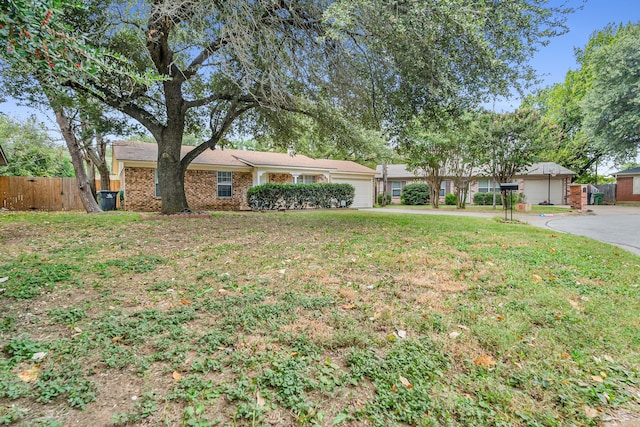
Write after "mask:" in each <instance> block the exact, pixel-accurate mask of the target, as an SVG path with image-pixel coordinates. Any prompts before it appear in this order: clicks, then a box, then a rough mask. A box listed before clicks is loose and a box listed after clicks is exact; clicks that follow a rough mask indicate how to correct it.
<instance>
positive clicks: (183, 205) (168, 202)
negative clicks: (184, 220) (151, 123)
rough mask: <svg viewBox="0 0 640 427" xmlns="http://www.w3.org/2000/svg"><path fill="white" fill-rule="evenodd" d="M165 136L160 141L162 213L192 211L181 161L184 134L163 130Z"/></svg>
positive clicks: (159, 164) (159, 166) (159, 177)
mask: <svg viewBox="0 0 640 427" xmlns="http://www.w3.org/2000/svg"><path fill="white" fill-rule="evenodd" d="M163 134H164V135H163V138H162V139H161V140H160V141H158V184H159V185H160V197H161V198H162V213H163V214H164V215H171V214H176V213H185V212H191V209H190V208H189V204H188V203H187V196H186V194H185V191H184V174H185V172H186V167H185V169H183V167H182V163H181V162H180V149H181V148H182V135H181V134H179V135H175V134H174V135H171V133H169V132H166V131H165V132H163Z"/></svg>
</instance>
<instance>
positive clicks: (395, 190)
mask: <svg viewBox="0 0 640 427" xmlns="http://www.w3.org/2000/svg"><path fill="white" fill-rule="evenodd" d="M400 193H402V182H401V181H391V197H400Z"/></svg>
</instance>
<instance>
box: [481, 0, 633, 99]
mask: <svg viewBox="0 0 640 427" xmlns="http://www.w3.org/2000/svg"><path fill="white" fill-rule="evenodd" d="M563 3H564V4H566V5H567V6H569V7H573V8H575V9H576V10H575V12H574V13H572V14H570V15H568V17H567V26H568V28H569V31H568V32H567V33H565V34H563V35H562V36H559V37H555V38H553V39H552V40H551V42H550V43H549V45H547V46H544V47H540V49H539V51H538V52H537V53H536V55H535V56H534V57H533V59H532V60H531V65H533V67H534V68H535V69H536V70H537V71H538V73H539V74H541V78H542V80H543V83H542V84H541V86H540V87H545V86H550V85H553V84H555V83H561V82H562V81H564V78H565V75H566V74H567V71H569V70H575V69H577V68H578V64H577V63H576V60H575V54H574V50H575V48H583V47H585V46H586V45H587V43H588V42H589V38H590V37H591V35H592V34H593V33H594V32H596V31H599V30H602V29H603V28H604V27H605V26H606V25H607V24H609V23H613V24H616V25H617V24H620V23H622V24H627V23H629V22H631V23H638V22H640V0H587V1H586V2H584V1H583V0H564V1H561V0H551V1H550V2H549V4H551V5H560V4H563ZM519 103H520V101H519V99H513V100H510V101H505V102H498V103H496V105H495V109H496V110H499V111H510V110H514V109H515V108H517V107H518V105H519ZM488 107H489V108H491V106H488Z"/></svg>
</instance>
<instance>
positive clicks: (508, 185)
mask: <svg viewBox="0 0 640 427" xmlns="http://www.w3.org/2000/svg"><path fill="white" fill-rule="evenodd" d="M514 190H516V191H517V190H518V183H517V182H505V183H501V184H500V192H502V193H503V194H504V195H505V196H506V195H507V191H508V192H509V198H508V199H507V198H506V197H504V196H503V202H504V208H503V209H504V220H505V221H506V220H507V204H508V205H509V207H510V208H511V221H513V203H512V202H513V197H512V195H513V191H514Z"/></svg>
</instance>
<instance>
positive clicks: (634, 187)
mask: <svg viewBox="0 0 640 427" xmlns="http://www.w3.org/2000/svg"><path fill="white" fill-rule="evenodd" d="M613 176H615V177H616V202H640V167H638V168H633V169H627V170H624V171H620V172H616V173H614V174H613Z"/></svg>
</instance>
